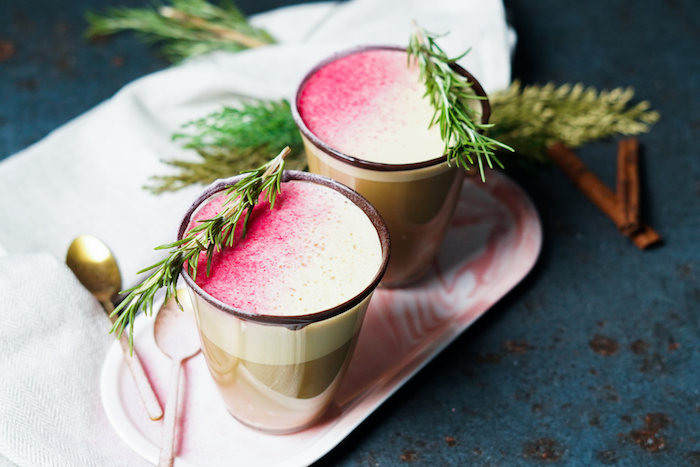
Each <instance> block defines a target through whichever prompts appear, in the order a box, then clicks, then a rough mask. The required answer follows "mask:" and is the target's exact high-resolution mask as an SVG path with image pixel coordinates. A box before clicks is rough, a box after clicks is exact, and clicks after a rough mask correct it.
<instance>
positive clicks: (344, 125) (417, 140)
mask: <svg viewBox="0 0 700 467" xmlns="http://www.w3.org/2000/svg"><path fill="white" fill-rule="evenodd" d="M419 75H420V71H419V68H418V66H417V65H415V64H412V65H411V66H410V67H409V66H408V58H407V55H406V52H404V51H398V50H369V51H364V52H359V53H356V54H352V55H348V56H345V57H342V58H340V59H338V60H336V61H333V62H331V63H329V64H327V65H325V66H323V67H322V68H321V69H319V70H318V71H317V72H316V73H314V74H313V75H312V76H311V77H310V78H309V79H308V80H307V81H306V83H305V85H304V87H303V89H302V90H301V93H300V94H299V98H298V101H297V105H298V109H299V114H300V115H301V118H302V120H303V121H304V123H305V124H306V126H307V127H308V129H309V131H311V133H313V134H314V135H316V136H317V137H318V138H319V139H321V140H322V141H324V142H325V143H327V144H328V145H330V146H331V147H333V148H334V149H336V150H338V151H340V152H342V153H344V154H347V155H349V156H353V157H356V158H359V159H363V160H366V161H371V162H380V163H386V164H408V163H415V162H423V161H427V160H431V159H436V158H439V157H441V156H442V155H443V154H444V148H445V144H444V143H443V141H442V139H441V137H440V129H439V127H438V126H437V125H434V126H433V127H431V128H430V129H428V126H429V124H430V121H431V118H432V116H433V112H434V109H433V108H432V106H431V105H430V101H429V100H428V99H427V98H426V97H424V94H425V85H424V84H423V83H422V82H421V80H420V77H419Z"/></svg>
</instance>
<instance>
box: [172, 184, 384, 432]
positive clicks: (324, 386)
mask: <svg viewBox="0 0 700 467" xmlns="http://www.w3.org/2000/svg"><path fill="white" fill-rule="evenodd" d="M239 179H240V176H238V177H233V178H230V179H226V180H221V181H218V182H216V183H214V184H213V185H211V186H210V187H208V188H207V189H206V191H205V192H204V193H203V194H202V196H201V197H200V198H199V199H198V200H197V201H196V202H195V203H194V204H193V206H192V207H191V208H190V210H189V211H188V212H187V214H186V215H185V217H184V219H183V221H182V224H181V226H180V231H179V236H178V238H182V236H183V235H184V234H185V233H186V232H187V231H188V230H190V229H192V228H193V227H194V226H195V225H196V224H197V221H199V220H205V219H210V218H211V217H213V216H214V215H216V214H217V213H218V212H219V211H220V210H221V207H222V203H223V201H224V200H225V198H226V196H225V190H226V189H227V188H228V187H230V186H231V185H233V184H234V183H235V182H236V181H238V180H239ZM263 198H264V195H263V196H262V197H261V200H260V203H259V204H258V205H257V206H256V207H255V208H254V209H253V212H252V215H251V217H250V222H249V224H248V229H247V232H246V235H245V237H242V235H241V231H240V228H239V229H238V231H237V233H236V237H235V242H234V245H233V247H228V248H224V249H223V250H222V251H220V252H216V253H215V254H214V257H213V261H212V264H211V269H210V272H209V274H206V273H205V271H206V268H207V259H206V255H204V254H202V256H201V257H200V263H199V265H198V271H199V272H198V274H197V276H196V278H192V277H191V276H190V275H189V274H188V273H187V272H186V271H185V270H183V273H182V275H183V277H184V280H185V282H186V285H187V288H188V290H189V292H190V296H191V298H192V302H193V305H194V312H195V316H196V318H197V325H198V328H199V334H200V338H201V341H202V351H203V353H204V356H205V359H206V362H207V365H208V367H209V371H210V373H211V375H212V376H213V378H214V381H215V382H216V385H217V386H218V389H219V392H220V394H221V396H222V398H223V401H224V404H225V405H226V408H227V409H228V411H229V412H230V413H231V414H232V415H233V416H234V417H235V418H236V419H238V420H239V421H240V422H241V423H243V424H245V425H248V426H250V427H252V428H255V429H258V430H262V431H265V432H268V433H279V434H282V433H291V432H294V431H298V430H301V429H303V428H305V427H308V426H310V425H311V424H313V423H314V422H315V421H316V420H317V419H318V418H319V417H320V416H321V415H323V413H324V412H325V411H326V409H327V408H328V406H329V404H330V403H331V401H332V399H333V396H334V394H335V392H336V389H337V388H338V385H339V384H340V381H341V379H342V378H343V375H344V374H345V371H346V369H347V366H348V363H349V360H350V357H351V355H352V352H353V348H354V346H355V343H356V341H357V336H358V333H359V331H360V327H361V325H362V320H363V318H364V315H365V311H366V309H367V305H368V304H369V301H370V298H371V296H372V293H373V291H374V289H375V288H376V287H377V285H378V284H379V281H380V280H381V278H382V276H383V274H384V272H385V270H386V267H387V264H388V261H389V234H388V231H387V228H386V225H385V224H384V221H383V220H382V218H381V216H380V215H379V213H378V212H377V210H376V209H375V208H374V207H373V206H372V205H371V204H370V203H369V202H367V200H366V199H364V198H363V197H361V196H360V195H358V194H357V193H356V192H354V191H353V190H351V189H349V188H347V187H345V186H343V185H341V184H340V183H338V182H336V181H334V180H331V179H328V178H326V177H322V176H319V175H315V174H310V173H306V172H297V171H286V172H285V173H284V174H283V178H282V184H281V193H279V194H278V195H277V198H276V200H275V204H274V208H272V209H270V205H269V203H268V202H267V200H265V199H263Z"/></svg>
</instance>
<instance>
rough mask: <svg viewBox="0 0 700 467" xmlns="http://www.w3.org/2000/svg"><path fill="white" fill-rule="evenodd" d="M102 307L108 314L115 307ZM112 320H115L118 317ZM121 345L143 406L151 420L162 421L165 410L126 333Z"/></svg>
mask: <svg viewBox="0 0 700 467" xmlns="http://www.w3.org/2000/svg"><path fill="white" fill-rule="evenodd" d="M102 306H104V308H105V311H107V314H111V313H112V311H113V310H114V305H112V302H110V301H104V302H102ZM110 319H112V320H114V319H116V317H114V318H110ZM119 343H120V344H121V346H122V350H123V351H124V361H126V365H127V366H128V367H129V370H130V371H131V375H132V376H133V377H134V381H135V382H136V388H137V389H138V391H139V394H140V395H141V400H142V401H143V405H145V406H146V412H148V416H149V417H151V420H160V419H161V418H162V417H163V409H162V408H161V407H160V403H159V402H158V398H157V397H156V393H155V392H153V386H151V382H150V381H149V380H148V376H146V371H145V370H144V369H143V365H142V364H141V359H139V356H138V354H137V353H136V350H134V353H133V355H132V354H131V352H130V351H129V337H128V336H127V335H126V333H125V332H123V333H122V335H121V337H120V338H119Z"/></svg>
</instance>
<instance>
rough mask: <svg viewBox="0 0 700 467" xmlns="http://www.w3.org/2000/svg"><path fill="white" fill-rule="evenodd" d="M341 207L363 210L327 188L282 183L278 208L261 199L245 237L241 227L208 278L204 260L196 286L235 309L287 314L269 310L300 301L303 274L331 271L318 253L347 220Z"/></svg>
mask: <svg viewBox="0 0 700 467" xmlns="http://www.w3.org/2000/svg"><path fill="white" fill-rule="evenodd" d="M224 199H225V197H224V196H220V197H217V198H215V199H213V200H212V201H210V202H209V203H208V204H206V205H205V206H203V207H202V208H201V209H200V210H199V211H198V212H197V213H196V215H195V217H194V220H193V221H192V223H191V224H190V228H192V227H193V226H194V225H196V221H197V220H201V219H209V218H211V217H212V216H214V215H215V214H216V213H218V212H219V211H220V210H221V204H222V203H223V201H224ZM339 204H340V205H341V206H350V207H351V208H352V209H354V210H356V211H357V212H358V213H360V214H361V211H360V210H359V208H357V207H355V206H354V205H351V203H350V201H348V200H347V199H346V198H345V197H344V196H342V195H341V194H339V193H338V192H336V191H334V190H331V189H329V188H326V187H323V186H319V185H317V184H314V183H309V182H300V181H291V182H287V183H283V184H282V192H281V193H280V194H279V195H278V196H277V200H276V202H275V207H274V209H273V210H270V205H269V203H268V202H267V201H265V200H261V201H260V203H259V204H258V205H257V206H256V208H255V209H254V210H253V214H252V216H251V219H250V224H249V227H248V232H247V234H246V237H245V239H241V238H240V228H239V229H238V231H237V237H236V242H235V244H234V247H233V248H225V249H224V250H223V251H222V252H220V253H216V254H215V255H214V259H213V262H212V267H211V273H210V275H209V276H207V275H206V273H205V271H206V257H205V255H204V254H202V255H201V256H200V262H199V269H198V270H199V273H198V275H197V279H196V282H197V284H198V285H199V286H200V287H202V289H204V290H205V291H206V292H208V293H209V294H211V295H212V296H213V297H215V298H217V299H219V300H221V301H222V302H224V303H227V304H229V305H232V306H234V307H236V308H240V309H242V310H245V311H248V312H253V313H265V314H287V313H284V312H276V311H275V310H274V309H272V308H271V306H273V304H275V303H279V302H280V301H281V299H280V296H283V297H284V299H286V300H289V299H290V295H291V296H294V294H296V296H295V297H294V298H293V300H297V299H298V298H297V297H301V294H300V293H299V292H296V291H295V289H294V288H293V287H294V285H293V284H295V283H296V284H297V286H298V284H299V280H298V278H299V277H300V276H303V275H304V274H307V275H308V273H309V272H311V273H312V274H316V275H319V274H323V270H324V267H325V268H326V269H328V260H327V259H323V258H322V255H321V251H320V250H321V248H323V247H324V245H325V240H324V238H325V237H324V235H328V232H329V231H333V229H335V231H336V232H337V230H338V228H339V227H338V226H339V225H340V224H339V222H340V221H342V220H343V219H340V220H339V214H338V209H339ZM362 215H363V216H364V214H362ZM340 217H342V214H341V215H340ZM353 222H354V223H357V222H356V221H353ZM367 222H369V221H368V220H367ZM370 225H371V224H370ZM372 231H373V229H372ZM350 235H352V234H350ZM373 235H375V236H376V232H374V233H373ZM317 252H318V253H319V254H318V255H316V254H315V253H317ZM314 271H315V272H314ZM375 271H376V268H375ZM372 274H373V273H372ZM370 277H371V276H370ZM339 279H340V278H339ZM290 284H291V285H290ZM360 290H362V289H360ZM358 292H359V291H358ZM348 298H350V297H346V299H348ZM282 301H283V300H282ZM342 301H344V300H341V301H340V302H342ZM340 302H338V303H340ZM335 304H337V303H334V304H332V305H328V306H327V307H326V308H330V306H334V305H335ZM326 308H321V309H314V310H312V311H320V310H322V309H326Z"/></svg>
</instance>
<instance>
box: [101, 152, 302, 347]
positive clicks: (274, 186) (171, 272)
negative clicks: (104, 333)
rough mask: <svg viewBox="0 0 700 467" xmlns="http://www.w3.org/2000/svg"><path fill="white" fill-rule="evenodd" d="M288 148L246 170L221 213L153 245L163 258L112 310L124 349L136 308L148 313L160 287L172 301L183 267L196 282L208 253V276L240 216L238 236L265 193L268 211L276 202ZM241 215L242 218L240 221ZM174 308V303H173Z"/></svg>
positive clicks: (230, 190) (230, 243)
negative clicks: (180, 235) (164, 253)
mask: <svg viewBox="0 0 700 467" xmlns="http://www.w3.org/2000/svg"><path fill="white" fill-rule="evenodd" d="M289 153H290V149H289V148H288V147H287V148H284V149H283V150H282V152H280V153H279V155H277V157H275V158H274V159H272V160H271V161H269V162H268V163H266V164H264V165H262V166H261V167H259V168H257V169H255V170H251V171H249V172H247V175H246V176H245V177H244V178H242V179H241V180H240V181H238V182H237V183H236V184H235V185H233V186H231V187H230V188H228V190H227V191H226V199H225V201H224V203H223V205H222V207H223V209H222V211H221V212H220V213H218V214H217V215H216V216H214V217H212V218H211V219H207V220H203V221H201V222H200V223H199V224H198V225H197V226H196V227H194V228H192V229H191V230H190V231H189V232H188V233H187V234H186V235H185V236H184V237H183V238H182V239H180V240H178V241H176V242H173V243H170V244H167V245H161V246H159V247H156V250H170V253H169V254H168V256H167V257H166V258H165V259H163V260H162V261H159V262H158V263H156V264H154V265H152V266H149V267H147V268H145V269H142V270H141V271H139V272H138V273H139V274H141V273H143V272H147V271H151V270H154V269H155V271H154V272H153V273H152V274H151V275H150V276H149V277H148V279H146V280H144V281H143V282H142V283H141V284H140V285H137V286H136V287H133V288H131V289H128V290H125V291H123V292H122V293H128V294H129V295H128V296H127V297H126V299H124V301H123V302H121V303H120V304H119V306H117V308H115V310H114V311H113V312H112V314H111V316H115V315H116V316H118V318H117V320H116V321H115V323H114V325H113V326H112V329H111V331H110V332H114V331H116V332H117V334H118V336H121V334H122V332H123V331H124V329H125V328H126V327H127V326H129V346H130V348H131V349H132V351H133V336H134V319H135V317H136V313H137V312H138V311H139V310H144V312H145V313H146V314H147V315H151V314H152V313H153V298H154V296H155V294H156V292H157V291H158V290H160V289H161V288H163V287H165V300H168V299H169V298H170V297H174V298H175V300H177V289H176V287H177V279H178V276H179V275H180V272H181V271H182V268H183V267H185V268H187V272H188V273H189V274H190V276H192V279H196V278H197V274H198V272H199V271H198V263H199V256H200V254H201V253H203V252H205V253H206V255H207V274H209V272H210V269H211V262H212V259H213V256H214V253H215V252H217V251H221V249H222V248H224V247H232V246H233V241H234V237H235V232H236V226H237V225H238V223H239V222H240V221H241V217H243V228H242V235H243V237H245V234H246V230H247V228H248V222H249V220H250V215H251V214H252V212H253V208H254V207H255V205H257V204H258V201H259V199H260V197H261V195H263V194H265V195H266V197H267V200H268V202H269V203H270V209H272V208H273V207H274V205H275V198H276V197H277V194H278V193H279V192H280V190H281V186H280V184H281V178H282V172H283V169H284V162H285V158H286V157H287V155H289ZM244 215H245V217H244ZM178 304H179V301H178Z"/></svg>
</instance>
